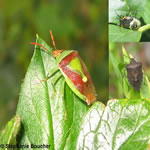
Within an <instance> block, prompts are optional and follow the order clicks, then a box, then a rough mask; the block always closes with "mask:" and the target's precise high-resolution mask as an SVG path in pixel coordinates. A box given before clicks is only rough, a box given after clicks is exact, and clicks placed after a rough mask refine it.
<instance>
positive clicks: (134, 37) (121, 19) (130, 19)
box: [109, 0, 150, 42]
mask: <svg viewBox="0 0 150 150" xmlns="http://www.w3.org/2000/svg"><path fill="white" fill-rule="evenodd" d="M109 41H112V42H139V41H150V0H144V1H142V3H141V1H140V0H137V1H136V3H135V2H133V1H130V0H126V1H125V0H123V1H121V0H111V1H109Z"/></svg>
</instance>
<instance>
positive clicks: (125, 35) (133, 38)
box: [109, 25, 142, 42]
mask: <svg viewBox="0 0 150 150" xmlns="http://www.w3.org/2000/svg"><path fill="white" fill-rule="evenodd" d="M141 36H142V33H141V32H139V31H133V30H129V29H124V28H121V27H119V26H115V25H109V41H111V42H138V41H140V39H141Z"/></svg>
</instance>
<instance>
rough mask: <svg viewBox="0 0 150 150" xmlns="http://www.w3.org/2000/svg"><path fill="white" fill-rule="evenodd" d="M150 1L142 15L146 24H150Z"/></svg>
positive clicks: (147, 1)
mask: <svg viewBox="0 0 150 150" xmlns="http://www.w3.org/2000/svg"><path fill="white" fill-rule="evenodd" d="M149 10H150V1H149V0H146V5H145V10H144V11H143V13H142V17H143V19H144V22H145V23H146V24H150V11H149Z"/></svg>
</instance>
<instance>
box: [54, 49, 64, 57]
mask: <svg viewBox="0 0 150 150" xmlns="http://www.w3.org/2000/svg"><path fill="white" fill-rule="evenodd" d="M62 52H63V50H54V51H53V52H52V55H53V56H54V57H57V56H59V55H61V54H62Z"/></svg>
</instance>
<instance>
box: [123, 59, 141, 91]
mask: <svg viewBox="0 0 150 150" xmlns="http://www.w3.org/2000/svg"><path fill="white" fill-rule="evenodd" d="M126 70H127V77H128V81H129V83H130V85H131V86H132V87H133V89H134V90H135V91H138V90H139V89H140V87H141V84H142V80H143V72H142V63H141V62H136V61H135V60H134V58H131V60H130V64H127V65H126Z"/></svg>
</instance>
